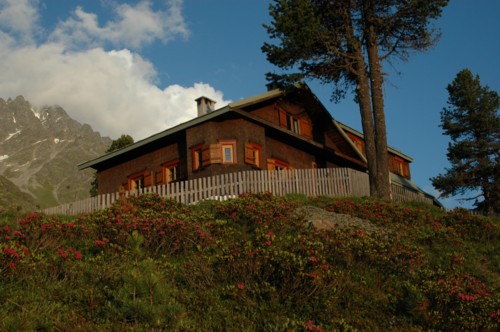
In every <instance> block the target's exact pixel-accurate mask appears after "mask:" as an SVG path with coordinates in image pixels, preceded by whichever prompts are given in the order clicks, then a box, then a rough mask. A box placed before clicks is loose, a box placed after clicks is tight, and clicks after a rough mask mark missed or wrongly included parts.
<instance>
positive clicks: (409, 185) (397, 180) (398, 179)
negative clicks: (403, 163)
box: [390, 173, 444, 207]
mask: <svg viewBox="0 0 500 332" xmlns="http://www.w3.org/2000/svg"><path fill="white" fill-rule="evenodd" d="M390 175H391V183H393V184H396V185H399V186H402V187H405V188H406V189H410V190H412V191H414V192H416V193H418V194H421V195H424V196H425V197H427V198H429V199H432V201H433V202H434V205H437V206H439V207H444V206H443V205H442V204H441V203H440V202H439V201H438V200H437V199H436V197H434V196H432V195H430V194H428V193H426V192H425V191H423V190H422V189H420V187H419V186H417V185H416V184H415V182H413V181H411V180H409V179H406V178H404V177H402V176H400V175H398V174H394V173H390Z"/></svg>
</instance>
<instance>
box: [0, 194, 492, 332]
mask: <svg viewBox="0 0 500 332" xmlns="http://www.w3.org/2000/svg"><path fill="white" fill-rule="evenodd" d="M311 211H313V212H315V213H316V214H315V215H311V213H310V212H311ZM318 211H321V213H319V214H318V213H317V212H318ZM337 213H342V214H345V215H339V214H337ZM346 215H351V216H353V217H358V218H361V219H355V218H354V219H353V218H351V217H348V216H346ZM0 220H1V219H0ZM499 235H500V227H499V223H498V219H491V218H490V219H487V218H484V217H479V216H470V215H468V214H466V213H465V212H464V211H460V210H457V211H453V212H448V213H445V212H442V211H438V210H434V209H431V208H429V207H425V206H421V205H418V206H416V205H411V206H401V205H392V204H389V203H384V202H380V201H374V200H362V199H349V198H343V199H334V198H326V197H319V198H304V197H286V198H276V197H273V196H271V195H269V194H261V195H244V196H241V197H240V198H238V199H234V200H230V201H227V202H202V203H200V204H197V205H192V206H184V205H179V204H177V203H175V202H173V201H169V200H163V199H161V198H159V197H157V196H154V195H143V196H141V197H139V198H132V199H130V200H129V201H127V202H121V203H120V204H116V205H115V206H113V207H112V208H110V209H107V210H103V211H100V212H97V213H93V214H89V215H83V216H80V217H77V218H65V217H50V216H46V215H43V214H37V213H34V214H30V215H28V216H26V217H25V218H23V219H20V220H18V221H16V220H12V219H5V220H4V221H3V225H1V228H0V330H56V331H57V330H84V331H93V330H100V331H106V330H109V331H123V330H165V331H171V330H187V331H190V330H198V331H206V330H246V331H254V330H261V331H264V330H265V331H283V330H298V331H335V330H339V331H355V330H375V331H376V330H380V331H386V330H407V331H420V330H425V331H428V330H448V331H449V330H483V331H484V330H486V331H488V330H491V331H493V330H495V328H496V327H497V326H498V323H499V315H500V300H499V286H500V258H499V257H500V256H499V247H498V243H499Z"/></svg>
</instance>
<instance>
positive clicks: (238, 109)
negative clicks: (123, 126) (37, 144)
mask: <svg viewBox="0 0 500 332" xmlns="http://www.w3.org/2000/svg"><path fill="white" fill-rule="evenodd" d="M295 87H296V88H299V87H302V88H305V87H306V88H308V87H307V85H302V84H300V85H299V84H296V85H295ZM308 91H309V92H311V91H310V90H308ZM284 93H286V92H284V91H282V90H280V89H275V90H271V91H267V92H264V93H262V94H259V95H256V96H252V97H249V98H245V99H241V100H239V101H236V102H232V103H229V104H228V105H227V106H224V107H222V108H220V109H217V110H215V111H212V112H209V113H207V114H204V115H202V116H198V117H196V118H194V119H192V120H189V121H187V122H184V123H181V124H179V125H177V126H174V127H172V128H169V129H166V130H164V131H162V132H159V133H157V134H155V135H152V136H150V137H147V138H145V139H143V140H140V141H138V142H136V143H134V144H131V145H128V146H126V147H124V148H122V149H119V150H116V151H113V152H110V153H108V154H105V155H103V156H100V157H98V158H96V159H93V160H89V161H87V162H84V163H82V164H80V165H78V168H79V169H80V170H83V169H86V168H89V167H93V168H95V166H97V165H99V164H103V163H105V162H108V161H111V160H113V159H115V158H117V157H120V156H123V155H124V154H127V153H130V152H133V151H137V150H138V149H140V148H142V147H146V146H148V145H151V144H153V143H154V142H156V141H158V140H161V139H164V138H167V137H168V136H171V135H174V134H176V133H180V132H182V131H183V130H186V129H188V128H191V127H195V126H197V125H199V124H202V123H204V122H206V121H210V120H212V119H215V118H218V117H221V116H224V115H227V114H229V113H231V114H236V115H237V116H239V117H240V118H246V119H247V120H249V121H252V122H256V123H260V124H262V125H264V126H266V127H268V128H272V129H273V130H274V131H277V132H282V133H284V134H286V135H287V136H289V137H293V138H294V139H295V140H298V141H302V142H304V143H306V144H308V146H312V147H316V148H323V146H322V144H320V143H317V142H315V141H313V140H309V139H307V138H305V137H303V136H300V135H298V134H295V133H293V132H290V131H289V130H286V129H284V128H281V127H280V126H278V125H275V124H273V123H271V122H269V121H266V120H264V119H262V118H259V117H256V116H253V115H252V114H251V113H248V112H245V111H242V109H243V108H245V107H248V106H251V105H254V104H258V103H262V102H265V101H267V100H271V99H276V98H278V97H280V96H282V95H283V94H284ZM311 94H312V92H311ZM315 100H316V102H318V103H319V100H317V99H315ZM319 105H320V107H321V108H322V109H324V112H325V114H327V115H328V116H329V118H331V115H330V114H329V113H328V111H327V110H326V109H325V108H324V107H323V105H322V104H321V103H319ZM346 141H349V142H350V140H348V139H346ZM332 153H334V154H335V155H337V156H339V157H342V158H344V159H348V160H350V161H351V162H354V163H356V164H358V165H360V166H364V164H363V163H365V161H364V160H363V159H362V158H360V160H356V159H354V158H352V157H350V156H348V155H346V154H344V153H342V152H341V151H332Z"/></svg>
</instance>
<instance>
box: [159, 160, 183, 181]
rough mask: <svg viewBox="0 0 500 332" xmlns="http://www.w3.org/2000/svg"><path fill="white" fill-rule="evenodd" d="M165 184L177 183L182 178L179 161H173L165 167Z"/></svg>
mask: <svg viewBox="0 0 500 332" xmlns="http://www.w3.org/2000/svg"><path fill="white" fill-rule="evenodd" d="M163 169H164V171H163V177H164V179H165V183H170V182H175V181H177V180H179V178H180V168H179V160H178V159H176V160H172V161H169V162H168V163H166V164H164V165H163Z"/></svg>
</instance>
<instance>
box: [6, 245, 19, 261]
mask: <svg viewBox="0 0 500 332" xmlns="http://www.w3.org/2000/svg"><path fill="white" fill-rule="evenodd" d="M3 252H4V254H6V255H9V256H14V257H15V258H16V259H19V254H18V253H17V251H16V250H14V249H11V248H5V249H4V250H3Z"/></svg>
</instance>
